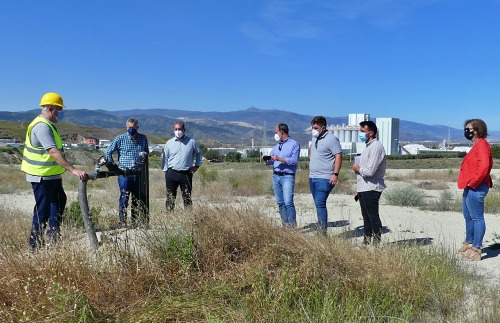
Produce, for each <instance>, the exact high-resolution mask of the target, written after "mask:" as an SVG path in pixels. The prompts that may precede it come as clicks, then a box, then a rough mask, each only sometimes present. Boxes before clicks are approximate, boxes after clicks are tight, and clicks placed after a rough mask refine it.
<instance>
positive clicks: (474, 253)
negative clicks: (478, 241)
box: [464, 247, 482, 261]
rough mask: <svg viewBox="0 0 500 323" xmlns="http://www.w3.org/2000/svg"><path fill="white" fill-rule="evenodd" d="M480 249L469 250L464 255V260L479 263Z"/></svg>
mask: <svg viewBox="0 0 500 323" xmlns="http://www.w3.org/2000/svg"><path fill="white" fill-rule="evenodd" d="M481 253H482V252H481V249H480V248H474V247H472V248H470V249H469V250H467V252H465V253H464V260H466V261H480V260H481Z"/></svg>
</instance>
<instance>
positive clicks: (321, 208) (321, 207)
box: [309, 178, 335, 234]
mask: <svg viewBox="0 0 500 323" xmlns="http://www.w3.org/2000/svg"><path fill="white" fill-rule="evenodd" d="M334 186H335V185H332V184H330V180H328V179H325V178H309V189H310V190H311V194H312V196H313V199H314V205H316V214H317V215H318V226H319V228H320V230H321V231H322V233H324V234H326V226H327V223H328V210H327V209H326V200H327V199H328V195H330V192H331V191H332V189H333V187H334Z"/></svg>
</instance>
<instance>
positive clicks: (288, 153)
mask: <svg viewBox="0 0 500 323" xmlns="http://www.w3.org/2000/svg"><path fill="white" fill-rule="evenodd" d="M274 139H275V140H276V141H279V143H278V144H277V145H276V146H274V148H273V149H272V150H271V156H264V161H265V163H266V165H273V187H274V196H275V198H276V203H277V204H278V208H279V212H280V217H281V222H282V223H283V225H284V226H285V227H292V228H293V227H296V226H297V220H296V212H295V205H294V203H293V194H294V189H295V173H296V172H297V166H298V164H299V155H300V145H299V143H298V142H297V141H295V140H294V139H292V138H290V136H289V135H288V126H287V125H286V124H285V123H280V124H278V125H277V126H276V127H275V128H274Z"/></svg>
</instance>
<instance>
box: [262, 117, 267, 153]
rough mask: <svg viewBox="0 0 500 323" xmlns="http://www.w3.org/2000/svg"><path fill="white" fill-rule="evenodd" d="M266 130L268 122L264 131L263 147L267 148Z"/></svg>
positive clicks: (265, 123)
mask: <svg viewBox="0 0 500 323" xmlns="http://www.w3.org/2000/svg"><path fill="white" fill-rule="evenodd" d="M266 130H267V122H266V121H265V120H264V130H263V131H262V147H267V136H266Z"/></svg>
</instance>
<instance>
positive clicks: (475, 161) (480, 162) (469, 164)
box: [457, 138, 493, 189]
mask: <svg viewBox="0 0 500 323" xmlns="http://www.w3.org/2000/svg"><path fill="white" fill-rule="evenodd" d="M492 167H493V157H492V156H491V148H490V144H489V143H488V142H487V141H486V140H485V139H484V138H479V139H478V140H477V141H476V143H474V146H472V149H471V150H470V151H469V152H468V153H467V155H465V157H464V160H463V161H462V166H460V173H459V174H458V183H457V185H458V188H460V189H464V188H466V187H467V186H469V187H472V188H474V189H475V188H477V187H478V186H479V185H481V184H483V183H486V185H488V187H490V188H491V187H492V186H493V182H492V181H491V176H490V172H491V168H492Z"/></svg>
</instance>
